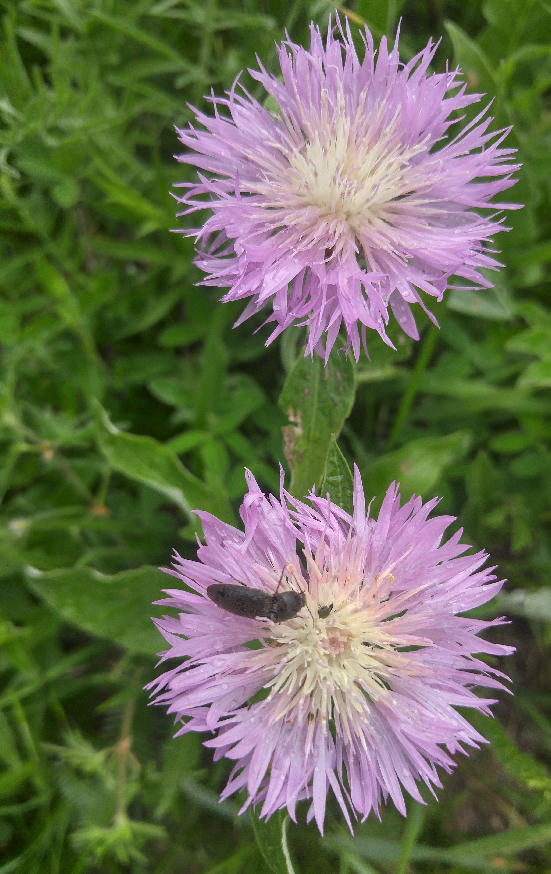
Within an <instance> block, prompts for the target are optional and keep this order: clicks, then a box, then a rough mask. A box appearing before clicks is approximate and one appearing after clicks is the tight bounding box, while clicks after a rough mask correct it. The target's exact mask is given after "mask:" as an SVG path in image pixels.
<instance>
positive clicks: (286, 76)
mask: <svg viewBox="0 0 551 874" xmlns="http://www.w3.org/2000/svg"><path fill="white" fill-rule="evenodd" d="M310 30H311V39H312V41H311V46H310V51H307V50H306V49H304V48H302V47H301V46H298V45H295V44H294V43H292V42H291V41H290V40H288V41H287V42H285V43H283V45H282V46H281V47H280V48H279V49H278V51H279V61H280V64H281V75H282V80H283V81H282V82H280V81H278V79H277V78H276V77H275V76H272V75H270V74H269V73H267V72H266V70H265V69H264V67H262V65H260V71H259V72H257V71H255V70H249V72H250V74H251V76H252V77H253V78H254V79H256V80H257V81H259V82H260V83H261V84H262V85H263V86H264V88H265V89H266V91H267V93H268V95H269V96H270V97H271V98H272V104H273V102H274V101H275V104H277V107H278V110H277V111H275V112H274V111H271V110H268V109H267V108H265V107H264V106H263V105H262V104H261V103H259V102H258V101H256V100H255V99H254V98H253V97H251V95H250V94H248V93H247V92H246V91H245V90H244V89H242V93H241V94H240V93H237V80H236V82H235V83H234V86H233V88H232V90H231V91H230V92H229V93H228V96H227V98H219V97H214V96H213V97H212V103H213V104H214V107H215V116H214V118H210V117H208V116H206V115H204V114H203V113H202V112H197V120H198V121H199V122H200V124H201V125H202V126H203V127H204V128H205V129H206V130H195V129H194V128H193V127H192V126H190V127H189V128H188V129H186V130H181V131H178V133H179V135H180V139H181V141H182V143H183V144H184V145H185V146H186V147H187V148H188V149H190V150H193V151H192V152H187V153H186V154H184V155H182V156H180V157H179V158H178V160H180V161H184V162H186V163H188V164H194V165H195V166H196V167H199V168H201V169H202V170H205V171H206V173H207V175H206V176H205V175H202V174H199V180H200V181H199V182H198V183H181V187H184V188H187V189H188V191H187V192H186V193H185V195H184V196H183V197H181V198H177V199H178V202H179V203H181V204H183V205H184V209H183V211H182V212H180V213H178V214H179V215H186V214H188V213H190V212H193V211H195V210H197V209H204V208H205V207H208V208H209V209H212V211H213V214H212V216H211V217H210V218H209V219H208V220H207V221H206V222H205V224H204V226H203V227H202V228H201V229H198V230H195V231H192V232H188V231H183V233H188V234H191V235H197V238H202V246H201V251H200V254H199V257H198V260H197V263H198V265H199V267H200V268H201V269H202V270H204V271H205V272H206V273H207V274H208V277H207V279H206V280H205V284H207V285H218V286H229V287H230V290H229V291H228V292H227V294H226V295H225V296H224V297H223V298H222V299H223V300H225V301H228V300H240V299H242V298H251V300H250V301H249V303H248V305H247V306H246V308H245V310H244V312H243V314H242V315H241V317H240V319H239V321H238V322H237V324H239V323H240V322H241V321H243V320H244V319H246V318H248V317H249V316H251V315H252V314H253V313H256V312H258V311H259V310H260V309H262V307H264V305H265V304H266V303H268V301H270V300H271V302H272V306H273V314H272V315H271V316H270V317H269V318H268V321H273V322H276V323H277V327H276V328H275V330H274V331H273V333H272V334H271V336H270V337H269V339H268V341H267V342H268V343H270V342H271V341H272V340H273V339H274V338H275V337H276V336H277V335H278V334H279V333H281V331H283V330H284V328H286V327H288V326H289V325H292V324H293V323H295V324H297V323H298V324H303V325H306V324H307V325H309V326H310V332H309V337H308V341H307V345H306V354H312V352H313V350H314V349H315V350H317V351H318V352H319V353H320V354H321V355H325V357H326V358H327V356H328V355H329V352H330V351H331V347H332V346H333V344H334V342H335V339H336V337H337V334H338V332H339V329H340V327H341V322H344V327H345V329H346V333H347V338H348V345H347V348H350V346H352V349H353V352H354V355H355V357H356V360H357V359H358V357H359V351H360V333H361V336H362V339H363V341H364V345H365V334H366V328H373V329H375V330H376V331H378V332H379V334H380V335H381V336H382V337H383V339H384V340H385V342H387V343H388V344H389V345H392V343H391V342H390V340H389V339H388V337H387V335H386V332H385V325H386V324H388V318H389V314H388V307H389V305H390V307H391V309H392V311H393V313H394V315H395V316H396V318H397V319H398V322H399V323H400V325H401V326H402V328H403V330H404V331H405V332H406V333H407V334H409V336H411V337H414V338H415V339H418V336H419V335H418V332H417V328H416V325H415V320H414V318H413V315H412V313H411V310H410V304H411V303H414V302H417V303H420V304H421V306H423V308H425V307H424V304H423V303H422V300H421V296H420V294H419V290H421V291H424V292H426V293H427V294H429V295H432V296H433V297H436V298H437V299H438V300H440V299H441V298H442V295H443V293H444V291H445V289H446V286H447V284H448V281H449V279H450V277H451V276H452V275H455V276H456V277H461V278H463V279H466V280H467V281H468V282H469V283H470V287H473V286H474V287H478V288H480V287H491V283H490V282H489V281H488V280H487V279H486V278H485V277H484V276H483V275H482V274H481V272H480V268H491V269H497V267H498V266H501V265H499V263H498V262H496V261H495V260H494V259H493V258H492V256H491V254H490V250H488V249H487V248H486V244H487V243H488V242H490V241H491V237H492V235H493V234H495V233H496V231H499V230H503V229H504V228H503V226H502V224H501V221H502V219H499V220H498V221H497V222H496V221H492V220H491V219H492V218H495V213H494V215H492V216H489V217H486V218H483V217H481V216H480V215H479V214H478V213H477V212H475V210H476V209H484V208H486V209H487V208H491V209H493V210H496V209H501V208H504V207H514V206H516V205H515V204H505V203H490V200H491V198H492V197H493V196H494V195H495V194H497V193H498V192H500V191H503V190H504V189H506V188H509V187H510V186H511V185H513V184H514V180H512V179H511V174H512V173H513V172H514V171H515V170H517V169H518V166H519V165H513V164H511V163H508V158H509V156H510V155H511V154H512V153H513V152H514V151H515V150H514V149H503V148H500V145H501V143H502V141H503V139H504V137H505V135H506V133H507V130H501V131H498V132H497V133H487V130H488V127H489V124H490V122H491V121H492V119H491V118H490V117H488V116H487V115H486V109H485V110H483V111H482V112H481V113H480V114H479V115H478V116H477V118H476V119H475V120H474V121H473V122H471V123H470V124H468V125H467V126H466V127H464V128H463V129H462V130H461V131H459V132H458V133H456V135H455V136H451V137H450V136H449V134H448V128H450V126H451V125H452V124H454V123H455V124H457V123H458V121H457V120H456V121H455V122H454V121H453V120H451V119H450V116H451V114H452V113H456V112H457V111H458V110H462V109H463V108H464V107H466V106H468V105H469V104H471V103H476V102H477V101H478V100H479V99H480V97H481V96H482V95H480V94H474V95H466V94H465V85H464V84H462V83H461V81H459V80H458V72H457V71H455V72H446V73H440V74H433V75H428V74H427V70H428V67H429V64H430V62H431V60H432V57H433V55H434V52H435V50H436V46H435V45H434V44H433V43H432V42H429V44H428V45H427V47H426V48H425V49H424V50H423V51H422V52H420V54H418V55H417V56H416V57H415V58H413V60H411V61H410V62H409V63H407V64H401V63H400V59H399V55H398V48H397V44H398V39H396V43H395V46H394V48H393V50H392V51H390V52H389V51H388V48H387V43H386V39H384V38H383V40H382V41H381V45H380V48H379V53H378V58H377V62H376V63H375V50H374V47H373V39H372V36H371V34H370V32H369V31H368V30H367V28H366V29H365V31H364V33H363V34H362V39H363V41H364V45H365V51H364V56H363V60H360V58H359V57H358V54H357V53H356V49H355V48H354V44H353V41H352V36H351V33H350V28H349V26H348V22H347V26H346V32H344V31H343V30H342V28H341V26H340V23H339V25H338V37H339V38H338V39H335V36H334V34H333V33H332V30H331V27H330V30H329V34H328V36H327V40H326V43H325V46H324V44H323V41H322V38H321V35H320V32H319V29H318V28H316V27H314V25H311V28H310ZM450 92H451V93H450ZM219 109H221V110H222V112H219ZM211 174H214V175H211ZM477 179H478V180H480V181H478V182H477V181H475V180H477ZM429 315H430V313H429ZM431 317H432V316H431ZM433 321H434V318H433ZM360 326H361V332H360V330H359V327H360ZM324 333H326V334H327V338H326V341H325V349H324V348H323V342H322V336H323V334H324Z"/></svg>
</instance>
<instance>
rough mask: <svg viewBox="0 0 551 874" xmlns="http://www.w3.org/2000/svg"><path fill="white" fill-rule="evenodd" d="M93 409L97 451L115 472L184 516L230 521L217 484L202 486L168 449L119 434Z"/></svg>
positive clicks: (149, 439) (100, 410)
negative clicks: (203, 513)
mask: <svg viewBox="0 0 551 874" xmlns="http://www.w3.org/2000/svg"><path fill="white" fill-rule="evenodd" d="M94 406H95V409H96V433H97V437H98V442H99V445H100V449H101V451H102V452H103V454H104V455H105V457H106V458H107V460H108V461H109V463H110V464H111V466H112V467H113V468H115V470H118V471H120V472H121V473H124V474H125V475H126V476H128V477H130V479H134V480H137V481H138V482H141V483H145V484H146V485H148V486H150V487H151V488H152V489H155V490H156V491H158V492H161V494H163V495H166V497H167V498H169V499H170V500H171V501H172V502H173V503H174V504H176V505H177V506H178V507H180V509H181V510H183V511H184V513H186V515H188V516H189V515H190V514H191V511H192V510H196V509H197V510H207V511H208V512H209V513H213V514H214V515H216V516H218V517H219V518H220V519H223V520H225V521H227V522H231V521H232V520H233V513H232V510H231V507H230V504H229V501H228V498H227V496H226V494H225V492H224V490H223V489H222V487H221V486H220V485H219V484H218V483H217V485H216V487H215V486H210V485H207V484H206V483H203V482H202V481H201V480H200V479H197V477H195V476H193V474H191V473H190V472H189V471H188V470H186V468H185V467H184V466H183V464H182V463H181V462H180V460H179V458H178V456H177V455H175V453H174V452H173V451H172V450H171V449H169V448H168V446H165V445H164V444H163V443H159V441H158V440H155V439H154V438H153V437H143V436H137V435H136V434H126V433H125V432H124V431H120V430H119V429H118V428H117V427H116V426H115V425H113V423H112V422H111V421H110V419H109V416H108V415H107V413H106V411H105V410H104V409H103V407H102V406H101V404H100V403H99V402H98V401H96V402H95V404H94Z"/></svg>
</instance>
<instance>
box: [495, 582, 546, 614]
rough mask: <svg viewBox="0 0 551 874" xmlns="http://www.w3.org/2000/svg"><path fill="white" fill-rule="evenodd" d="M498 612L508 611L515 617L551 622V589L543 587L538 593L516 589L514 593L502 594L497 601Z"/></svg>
mask: <svg viewBox="0 0 551 874" xmlns="http://www.w3.org/2000/svg"><path fill="white" fill-rule="evenodd" d="M496 604H498V605H499V607H498V608H497V609H498V610H506V611H507V612H508V613H513V614H514V615H515V616H525V617H526V618H527V619H535V620H537V621H539V622H550V621H551V589H550V588H549V587H548V586H542V587H541V588H539V589H537V590H536V591H533V592H529V591H528V590H527V589H514V590H513V591H512V592H500V593H499V595H498V596H497V599H496Z"/></svg>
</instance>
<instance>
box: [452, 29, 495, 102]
mask: <svg viewBox="0 0 551 874" xmlns="http://www.w3.org/2000/svg"><path fill="white" fill-rule="evenodd" d="M445 26H446V30H447V31H448V33H449V35H450V39H451V41H452V43H453V50H454V60H455V61H457V63H458V64H459V66H460V67H461V70H462V72H463V75H464V76H468V77H470V79H471V80H474V83H473V86H474V87H475V88H476V89H477V90H480V91H489V92H493V91H494V90H495V81H494V72H493V69H492V64H491V63H490V61H489V59H488V58H487V57H486V55H485V54H484V52H483V51H482V49H481V48H480V46H479V45H478V44H477V43H476V42H475V41H474V40H472V39H471V38H470V37H469V36H467V34H466V33H465V31H464V30H462V29H461V28H460V27H458V26H457V24H454V23H453V22H452V21H446V23H445Z"/></svg>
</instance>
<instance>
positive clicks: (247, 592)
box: [207, 583, 288, 619]
mask: <svg viewBox="0 0 551 874" xmlns="http://www.w3.org/2000/svg"><path fill="white" fill-rule="evenodd" d="M285 594H288V593H285ZM207 595H208V597H209V598H210V600H211V601H213V602H214V603H215V604H216V606H217V607H221V608H222V610H225V611H226V612H227V613H233V615H234V616H243V617H244V618H246V619H254V618H255V616H268V614H269V612H270V609H271V607H272V601H273V598H272V596H271V595H267V594H266V592H262V591H261V590H260V589H250V588H249V587H248V586H236V585H233V584H232V583H213V584H212V585H211V586H208V587H207Z"/></svg>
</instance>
